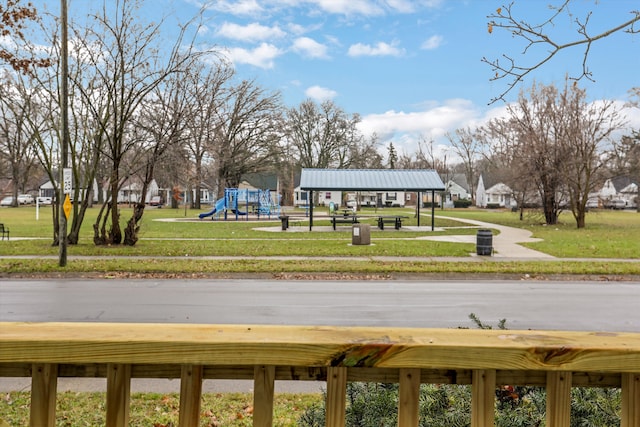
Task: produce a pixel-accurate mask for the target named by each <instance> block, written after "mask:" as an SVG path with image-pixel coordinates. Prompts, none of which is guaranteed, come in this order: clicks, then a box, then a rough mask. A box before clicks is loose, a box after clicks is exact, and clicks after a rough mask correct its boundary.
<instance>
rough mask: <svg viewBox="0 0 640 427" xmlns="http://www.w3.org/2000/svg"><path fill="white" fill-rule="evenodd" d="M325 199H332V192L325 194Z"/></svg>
mask: <svg viewBox="0 0 640 427" xmlns="http://www.w3.org/2000/svg"><path fill="white" fill-rule="evenodd" d="M324 198H325V199H327V200H329V199H331V192H327V193H325V194H324Z"/></svg>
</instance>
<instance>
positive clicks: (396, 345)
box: [0, 323, 640, 427]
mask: <svg viewBox="0 0 640 427" xmlns="http://www.w3.org/2000/svg"><path fill="white" fill-rule="evenodd" d="M0 376H3V377H21V376H22V377H24V376H30V377H31V378H32V387H31V425H32V426H38V427H48V426H53V425H54V419H55V403H56V400H55V399H56V385H57V378H58V377H106V379H107V405H106V412H107V413H106V420H107V421H106V425H107V426H108V427H112V426H126V425H128V417H129V390H130V380H131V378H136V377H144V378H181V387H180V415H179V418H180V421H179V425H180V426H181V427H186V426H197V425H198V420H199V416H200V400H201V390H202V381H203V379H206V378H214V379H215V378H218V379H220V378H224V379H242V378H252V379H253V381H254V412H253V425H254V426H271V425H272V413H273V395H274V382H275V381H276V380H318V381H327V385H326V387H327V401H326V425H327V426H328V427H340V426H344V425H345V410H346V384H347V382H348V381H375V382H397V383H399V390H400V392H399V393H400V394H399V407H398V416H399V420H398V425H399V426H402V427H404V426H417V425H418V403H419V402H418V391H419V386H420V384H421V383H439V384H471V388H472V405H471V406H472V415H471V418H472V424H471V425H472V426H492V425H494V411H495V389H496V386H497V385H502V384H504V385H506V384H508V385H542V386H546V388H547V424H546V425H547V426H548V427H555V426H569V425H570V420H569V418H570V391H571V387H572V386H575V387H582V386H584V387H590V386H600V387H621V388H622V413H621V418H622V427H640V333H639V334H632V333H587V332H551V331H504V330H503V331H500V330H462V329H451V330H450V329H415V328H369V327H354V328H340V327H296V326H291V327H289V326H239V325H176V324H170V325H167V324H112V323H111V324H105V323H91V324H87V323H0Z"/></svg>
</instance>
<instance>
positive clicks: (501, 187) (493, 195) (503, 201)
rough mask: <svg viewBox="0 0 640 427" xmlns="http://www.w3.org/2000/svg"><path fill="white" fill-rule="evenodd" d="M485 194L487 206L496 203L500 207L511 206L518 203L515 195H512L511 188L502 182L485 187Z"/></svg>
mask: <svg viewBox="0 0 640 427" xmlns="http://www.w3.org/2000/svg"><path fill="white" fill-rule="evenodd" d="M486 195H487V206H492V205H498V206H500V207H501V208H505V207H506V208H512V207H516V206H517V205H518V203H517V202H516V199H515V197H513V190H511V188H510V187H509V186H508V185H506V184H503V183H502V182H499V183H497V184H496V185H494V186H492V187H489V188H487V190H486ZM485 207H486V206H485Z"/></svg>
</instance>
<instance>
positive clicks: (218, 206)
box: [198, 197, 225, 219]
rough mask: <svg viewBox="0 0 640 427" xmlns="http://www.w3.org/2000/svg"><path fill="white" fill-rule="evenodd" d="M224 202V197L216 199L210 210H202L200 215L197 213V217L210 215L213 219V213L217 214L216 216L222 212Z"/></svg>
mask: <svg viewBox="0 0 640 427" xmlns="http://www.w3.org/2000/svg"><path fill="white" fill-rule="evenodd" d="M224 204H225V200H224V197H223V198H221V199H218V201H217V202H216V203H215V204H214V205H213V209H212V210H211V211H209V212H203V213H201V214H200V215H198V217H199V218H200V219H202V218H206V217H208V216H210V217H212V219H213V216H214V215H215V214H218V216H219V215H221V214H222V213H223V212H224Z"/></svg>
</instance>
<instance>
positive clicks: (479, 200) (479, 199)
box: [476, 175, 487, 208]
mask: <svg viewBox="0 0 640 427" xmlns="http://www.w3.org/2000/svg"><path fill="white" fill-rule="evenodd" d="M476 206H478V207H480V208H486V207H487V192H486V190H485V188H484V179H482V175H480V177H479V178H478V185H477V186H476Z"/></svg>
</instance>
